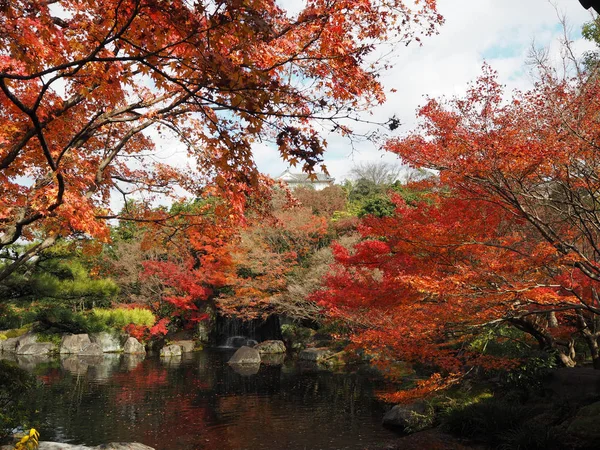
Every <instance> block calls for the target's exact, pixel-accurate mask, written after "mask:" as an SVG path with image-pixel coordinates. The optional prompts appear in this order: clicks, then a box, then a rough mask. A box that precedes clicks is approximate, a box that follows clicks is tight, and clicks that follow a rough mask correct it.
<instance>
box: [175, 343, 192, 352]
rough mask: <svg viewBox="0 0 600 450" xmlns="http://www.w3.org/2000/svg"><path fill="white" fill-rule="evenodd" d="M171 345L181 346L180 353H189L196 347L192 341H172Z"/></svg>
mask: <svg viewBox="0 0 600 450" xmlns="http://www.w3.org/2000/svg"><path fill="white" fill-rule="evenodd" d="M171 345H178V346H179V347H181V351H182V353H191V352H193V351H194V349H195V348H196V343H195V342H194V341H173V342H171Z"/></svg>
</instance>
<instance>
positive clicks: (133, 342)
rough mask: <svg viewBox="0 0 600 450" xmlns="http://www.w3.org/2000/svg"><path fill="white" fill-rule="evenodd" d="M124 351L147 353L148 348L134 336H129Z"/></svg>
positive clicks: (128, 352) (127, 352)
mask: <svg viewBox="0 0 600 450" xmlns="http://www.w3.org/2000/svg"><path fill="white" fill-rule="evenodd" d="M123 353H126V354H137V353H140V354H141V353H143V354H145V353H146V349H145V348H144V346H143V345H142V344H141V343H140V341H138V340H137V339H136V338H134V337H131V336H130V337H128V338H127V340H126V341H125V345H124V346H123Z"/></svg>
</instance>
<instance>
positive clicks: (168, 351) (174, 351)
mask: <svg viewBox="0 0 600 450" xmlns="http://www.w3.org/2000/svg"><path fill="white" fill-rule="evenodd" d="M182 353H183V352H182V351H181V346H179V345H174V344H171V345H167V346H166V347H163V348H161V349H160V357H161V358H170V357H172V356H181V354H182Z"/></svg>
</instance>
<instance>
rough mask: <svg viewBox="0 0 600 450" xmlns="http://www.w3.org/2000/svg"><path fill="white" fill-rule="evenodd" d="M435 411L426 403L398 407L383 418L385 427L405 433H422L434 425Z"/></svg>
mask: <svg viewBox="0 0 600 450" xmlns="http://www.w3.org/2000/svg"><path fill="white" fill-rule="evenodd" d="M432 418H433V411H432V410H431V408H430V407H429V405H428V404H427V403H425V402H424V401H416V402H414V403H411V404H408V405H396V406H394V407H393V408H392V409H390V410H389V411H388V412H387V413H386V414H385V416H383V421H382V423H383V426H385V427H388V428H394V429H398V430H400V431H404V432H414V431H421V430H423V429H425V428H426V427H427V426H429V425H431V424H432Z"/></svg>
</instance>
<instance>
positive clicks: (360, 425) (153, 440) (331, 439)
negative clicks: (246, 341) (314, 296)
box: [18, 350, 396, 450]
mask: <svg viewBox="0 0 600 450" xmlns="http://www.w3.org/2000/svg"><path fill="white" fill-rule="evenodd" d="M230 356H231V352H225V351H207V350H205V351H202V352H197V353H194V354H188V355H184V357H183V358H178V359H163V360H161V359H159V358H157V357H146V358H143V357H136V356H133V355H105V356H104V357H96V358H93V357H92V358H90V357H88V358H87V359H86V358H85V357H74V356H72V357H69V358H65V359H62V360H58V359H57V360H46V361H39V360H31V359H25V358H24V357H19V360H18V363H19V365H20V366H21V367H24V368H27V370H30V371H32V372H34V373H35V374H36V375H37V376H38V377H39V378H40V380H41V382H42V383H43V384H42V385H41V386H40V388H39V389H37V390H36V392H35V395H34V398H33V400H32V402H33V403H34V406H35V409H36V410H37V416H36V419H35V423H36V424H37V427H38V428H39V431H40V432H41V435H42V439H43V440H47V441H59V442H68V443H78V444H86V445H98V444H102V443H107V442H119V441H121V442H124V441H128V442H131V441H136V442H141V443H143V444H146V445H149V446H151V447H154V448H155V449H157V450H174V449H177V450H188V449H189V450H234V449H235V450H241V449H247V450H267V449H268V450H282V449H289V450H318V449H323V450H329V449H332V450H333V449H335V450H341V449H348V450H350V449H365V448H368V447H371V448H372V447H373V446H376V445H377V444H384V443H385V442H386V441H387V440H390V439H392V438H394V437H396V435H395V434H394V433H393V432H391V431H389V430H387V429H385V428H383V427H382V426H381V418H382V416H383V414H384V411H385V408H384V406H383V405H382V404H381V403H379V402H378V401H377V400H376V398H375V395H374V389H375V388H381V387H382V381H381V380H380V379H379V378H378V377H377V376H376V375H375V374H373V373H372V372H371V371H369V370H368V368H366V367H359V368H358V369H354V370H348V371H344V372H335V373H334V372H330V371H325V370H319V369H318V368H317V367H316V366H303V365H301V364H299V363H296V362H294V361H290V360H289V359H288V360H286V361H285V362H284V363H283V364H281V361H271V364H261V366H260V369H259V370H258V371H257V369H250V370H245V371H240V372H241V373H239V372H236V371H235V370H234V369H232V368H231V367H230V366H228V365H227V364H226V361H227V359H228V358H229V357H230Z"/></svg>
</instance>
